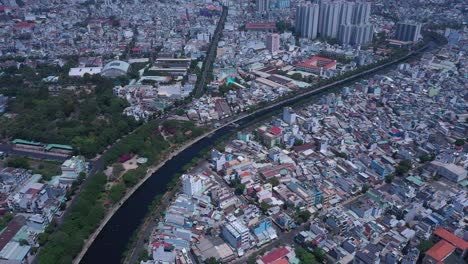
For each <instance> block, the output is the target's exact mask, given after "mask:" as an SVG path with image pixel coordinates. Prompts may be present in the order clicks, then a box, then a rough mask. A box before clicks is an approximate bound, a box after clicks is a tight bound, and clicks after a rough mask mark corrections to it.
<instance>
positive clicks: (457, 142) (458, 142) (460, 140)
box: [454, 138, 465, 147]
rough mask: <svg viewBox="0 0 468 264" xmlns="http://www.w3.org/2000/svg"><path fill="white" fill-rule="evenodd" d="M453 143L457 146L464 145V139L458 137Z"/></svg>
mask: <svg viewBox="0 0 468 264" xmlns="http://www.w3.org/2000/svg"><path fill="white" fill-rule="evenodd" d="M454 144H455V146H457V147H461V146H463V145H465V140H464V139H463V138H459V139H457V140H455V143H454Z"/></svg>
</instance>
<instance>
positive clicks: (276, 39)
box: [266, 33, 280, 53]
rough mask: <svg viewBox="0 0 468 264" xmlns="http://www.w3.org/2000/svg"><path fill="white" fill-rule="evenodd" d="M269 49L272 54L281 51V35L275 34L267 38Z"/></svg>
mask: <svg viewBox="0 0 468 264" xmlns="http://www.w3.org/2000/svg"><path fill="white" fill-rule="evenodd" d="M266 46H267V49H268V50H269V51H270V52H271V53H276V52H278V51H279V49H280V35H279V34H276V33H273V34H270V35H268V36H267V45H266Z"/></svg>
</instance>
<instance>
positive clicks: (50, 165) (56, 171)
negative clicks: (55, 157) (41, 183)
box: [29, 160, 62, 181]
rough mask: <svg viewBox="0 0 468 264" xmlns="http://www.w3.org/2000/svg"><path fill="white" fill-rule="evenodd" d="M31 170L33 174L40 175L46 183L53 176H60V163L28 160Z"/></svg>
mask: <svg viewBox="0 0 468 264" xmlns="http://www.w3.org/2000/svg"><path fill="white" fill-rule="evenodd" d="M29 163H30V166H31V169H32V171H33V172H34V173H37V174H41V175H42V178H43V179H44V180H46V181H48V180H50V179H51V178H52V177H53V176H57V175H61V174H62V170H61V168H60V166H61V165H62V163H60V162H56V161H44V160H30V161H29Z"/></svg>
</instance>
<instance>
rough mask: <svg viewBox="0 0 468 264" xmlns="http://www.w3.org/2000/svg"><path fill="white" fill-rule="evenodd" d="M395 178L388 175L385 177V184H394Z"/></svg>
mask: <svg viewBox="0 0 468 264" xmlns="http://www.w3.org/2000/svg"><path fill="white" fill-rule="evenodd" d="M393 178H394V177H393V175H387V176H385V182H386V183H388V184H390V183H392V182H393Z"/></svg>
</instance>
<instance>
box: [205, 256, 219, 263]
mask: <svg viewBox="0 0 468 264" xmlns="http://www.w3.org/2000/svg"><path fill="white" fill-rule="evenodd" d="M205 264H223V262H222V261H221V260H218V259H216V258H215V257H210V258H207V259H206V260H205Z"/></svg>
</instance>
